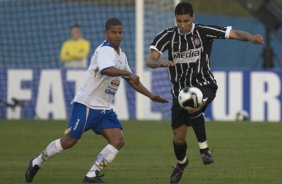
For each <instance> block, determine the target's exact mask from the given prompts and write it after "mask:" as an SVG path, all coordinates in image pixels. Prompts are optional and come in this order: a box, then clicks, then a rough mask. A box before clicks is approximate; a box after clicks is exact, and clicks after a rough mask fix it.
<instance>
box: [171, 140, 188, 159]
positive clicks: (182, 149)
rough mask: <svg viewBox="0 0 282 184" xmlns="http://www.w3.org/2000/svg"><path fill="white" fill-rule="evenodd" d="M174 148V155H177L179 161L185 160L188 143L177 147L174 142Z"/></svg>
mask: <svg viewBox="0 0 282 184" xmlns="http://www.w3.org/2000/svg"><path fill="white" fill-rule="evenodd" d="M173 148H174V154H175V156H176V158H177V160H179V161H181V160H183V159H184V158H185V156H186V150H187V144H186V142H185V143H184V144H179V145H177V144H175V142H174V141H173Z"/></svg>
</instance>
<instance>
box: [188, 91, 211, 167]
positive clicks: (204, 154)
mask: <svg viewBox="0 0 282 184" xmlns="http://www.w3.org/2000/svg"><path fill="white" fill-rule="evenodd" d="M201 91H202V92H203V95H204V99H205V98H207V100H206V101H205V102H204V103H205V106H204V108H203V109H202V112H204V111H205V109H206V107H207V106H208V105H209V104H210V103H211V102H212V101H213V99H214V98H215V92H216V90H214V89H212V88H210V87H202V88H201ZM202 112H198V113H195V114H192V115H191V121H192V122H193V123H192V127H193V130H194V132H195V135H196V137H197V140H198V144H199V149H200V154H201V158H202V161H203V163H204V164H205V165H207V164H211V163H213V162H214V158H213V156H212V153H211V152H210V150H209V147H208V141H207V135H206V128H205V118H204V115H203V113H202Z"/></svg>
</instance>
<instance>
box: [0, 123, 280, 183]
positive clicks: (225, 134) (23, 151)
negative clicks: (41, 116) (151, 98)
mask: <svg viewBox="0 0 282 184" xmlns="http://www.w3.org/2000/svg"><path fill="white" fill-rule="evenodd" d="M123 125H124V134H125V142H126V144H125V146H124V148H123V149H122V150H121V151H120V152H119V154H118V156H117V157H116V159H115V160H114V161H113V162H112V163H111V164H110V165H109V166H107V167H106V168H105V170H104V171H105V176H104V181H105V182H106V183H115V184H133V183H134V184H158V183H159V184H164V183H169V176H170V173H171V171H172V167H171V166H173V165H174V164H175V158H174V154H173V150H172V133H171V130H170V123H169V122H154V121H145V122H143V121H142V122H141V121H134V122H123ZM65 126H66V123H65V122H63V121H28V120H26V121H25V120H21V121H4V120H2V121H0V171H1V172H0V181H1V183H5V184H8V183H11V184H19V183H25V182H24V173H25V170H26V167H27V165H28V162H29V160H30V159H31V158H32V157H34V156H37V155H38V154H39V152H40V151H41V150H43V149H44V148H45V147H46V146H47V144H48V143H49V142H50V141H53V140H54V139H56V138H59V137H60V136H62V134H63V132H64V129H65ZM206 127H207V133H208V140H209V145H210V147H211V148H213V147H214V156H215V160H216V161H215V163H214V164H213V165H211V166H204V165H203V164H202V162H201V160H200V156H199V151H198V145H197V142H196V139H195V135H194V132H193V131H192V129H190V130H189V134H188V137H187V139H188V142H189V150H188V154H189V159H190V165H189V166H188V168H187V169H186V170H185V172H184V175H183V178H182V180H181V182H180V183H182V184H184V183H189V184H214V183H216V184H226V183H228V184H265V183H267V184H281V183H282V177H281V176H282V175H281V172H282V144H281V141H282V123H249V122H240V123H238V122H225V123H223V122H207V126H206ZM105 144H106V142H105V140H104V139H102V138H101V137H100V136H96V135H95V134H94V133H92V132H91V131H89V132H87V133H86V134H84V136H83V137H82V139H81V141H80V142H79V143H78V144H77V145H76V146H75V147H73V148H72V149H69V150H66V151H64V152H62V153H60V154H59V155H56V156H55V157H54V158H51V159H50V160H49V161H48V162H46V163H45V164H44V165H43V168H42V169H41V170H40V171H39V173H38V174H37V175H36V177H35V179H34V183H36V184H50V183H52V184H65V183H66V184H72V183H73V184H77V183H82V179H83V177H84V175H85V174H86V173H87V171H88V169H89V168H90V167H91V165H92V163H93V162H94V160H95V158H96V156H97V154H98V152H99V151H100V150H101V149H102V148H103V147H104V145H105Z"/></svg>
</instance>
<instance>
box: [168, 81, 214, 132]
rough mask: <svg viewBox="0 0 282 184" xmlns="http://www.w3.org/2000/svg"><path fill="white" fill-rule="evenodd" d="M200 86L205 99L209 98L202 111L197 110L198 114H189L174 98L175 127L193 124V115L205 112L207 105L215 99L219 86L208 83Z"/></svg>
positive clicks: (172, 120)
mask: <svg viewBox="0 0 282 184" xmlns="http://www.w3.org/2000/svg"><path fill="white" fill-rule="evenodd" d="M198 88H200V89H201V91H202V93H203V99H205V98H208V99H207V103H206V106H205V107H204V108H203V109H202V111H201V112H197V113H196V114H189V113H188V112H187V110H185V109H183V108H182V107H181V106H180V105H179V103H178V100H177V98H173V104H172V107H171V127H172V128H173V129H175V128H178V127H180V126H181V125H183V124H186V125H187V126H191V124H190V123H191V117H195V116H197V115H199V114H200V113H202V112H205V110H206V108H207V106H208V105H209V104H210V103H212V101H213V100H214V98H215V96H216V91H217V86H213V85H208V86H201V87H198Z"/></svg>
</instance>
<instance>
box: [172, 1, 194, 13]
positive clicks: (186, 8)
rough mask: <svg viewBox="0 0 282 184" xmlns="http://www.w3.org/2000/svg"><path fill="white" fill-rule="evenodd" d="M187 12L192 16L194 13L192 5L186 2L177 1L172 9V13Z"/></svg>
mask: <svg viewBox="0 0 282 184" xmlns="http://www.w3.org/2000/svg"><path fill="white" fill-rule="evenodd" d="M185 14H189V15H190V16H192V15H193V14H194V11H193V7H192V5H191V4H190V3H188V2H181V3H178V4H177V5H176V7H175V9H174V15H175V16H176V15H185Z"/></svg>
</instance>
